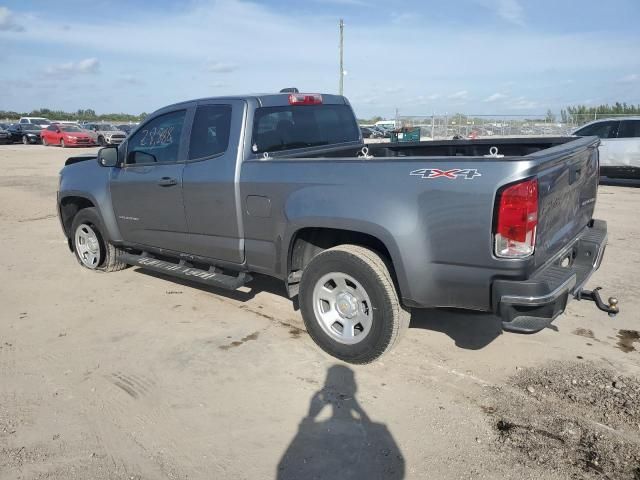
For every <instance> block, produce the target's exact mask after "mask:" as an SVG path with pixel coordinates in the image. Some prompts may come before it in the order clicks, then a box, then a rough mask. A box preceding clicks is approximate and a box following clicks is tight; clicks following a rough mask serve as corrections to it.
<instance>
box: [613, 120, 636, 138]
mask: <svg viewBox="0 0 640 480" xmlns="http://www.w3.org/2000/svg"><path fill="white" fill-rule="evenodd" d="M618 138H640V120H622V121H621V122H620V133H619V134H618Z"/></svg>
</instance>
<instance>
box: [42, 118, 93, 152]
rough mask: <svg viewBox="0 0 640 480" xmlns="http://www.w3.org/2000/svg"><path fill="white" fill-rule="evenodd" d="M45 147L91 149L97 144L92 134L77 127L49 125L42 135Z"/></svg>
mask: <svg viewBox="0 0 640 480" xmlns="http://www.w3.org/2000/svg"><path fill="white" fill-rule="evenodd" d="M40 135H41V137H42V144H43V145H60V146H61V147H62V148H64V147H91V146H93V145H95V144H96V142H95V140H94V139H93V137H92V136H91V134H90V133H89V132H87V131H85V130H82V129H81V128H80V127H78V126H76V125H60V124H57V123H54V124H51V125H49V126H48V127H47V128H44V129H43V130H42V133H41V134H40Z"/></svg>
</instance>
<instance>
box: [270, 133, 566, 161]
mask: <svg viewBox="0 0 640 480" xmlns="http://www.w3.org/2000/svg"><path fill="white" fill-rule="evenodd" d="M575 139H576V138H575V137H539V138H529V137H525V138H495V139H490V138H483V139H480V140H436V141H426V142H406V143H368V144H366V147H367V148H368V149H369V155H372V156H373V157H374V158H378V157H384V158H391V157H483V156H485V155H489V154H490V153H489V150H490V149H491V147H496V148H497V149H498V154H499V155H504V156H505V157H524V156H526V155H531V154H533V153H537V152H540V151H542V150H547V149H549V148H552V147H557V146H559V145H563V144H565V143H567V142H570V141H573V140H575ZM361 149H362V146H357V147H352V146H349V147H325V148H317V147H316V148H314V149H309V150H307V151H305V152H296V153H286V152H283V153H282V154H278V155H277V156H279V157H289V158H292V157H293V158H337V157H338V158H339V157H351V156H356V155H357V154H358V153H359V152H360V151H361Z"/></svg>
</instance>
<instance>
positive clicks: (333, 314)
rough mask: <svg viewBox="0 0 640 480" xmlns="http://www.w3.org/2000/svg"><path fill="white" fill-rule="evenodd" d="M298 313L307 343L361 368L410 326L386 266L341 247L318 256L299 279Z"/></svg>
mask: <svg viewBox="0 0 640 480" xmlns="http://www.w3.org/2000/svg"><path fill="white" fill-rule="evenodd" d="M300 309H301V311H302V317H303V319H304V323H305V326H306V328H307V331H308V332H309V335H310V336H311V338H312V339H313V340H314V341H315V342H316V343H317V344H318V346H319V347H320V348H322V349H323V350H324V351H325V352H327V353H328V354H329V355H332V356H334V357H336V358H339V359H341V360H344V361H345V362H350V363H355V364H363V363H369V362H372V361H374V360H376V359H377V358H378V357H380V356H381V355H383V354H384V353H386V352H387V351H389V350H390V349H391V348H392V347H393V346H394V345H395V344H396V343H397V341H398V340H399V338H400V337H401V334H402V333H403V332H404V331H405V330H406V329H407V328H408V326H409V317H410V314H409V312H408V311H407V310H405V309H404V308H403V307H402V305H401V304H400V301H399V299H398V294H397V291H396V288H395V286H394V283H393V280H392V277H391V274H390V272H389V268H388V267H387V264H386V262H385V260H384V259H383V258H382V257H381V256H380V255H379V254H378V253H376V252H374V251H373V250H371V249H368V248H365V247H361V246H358V245H340V246H337V247H333V248H330V249H328V250H325V251H324V252H322V253H320V254H318V255H316V256H315V257H314V258H313V259H312V260H311V262H309V265H307V267H306V268H305V270H304V273H303V274H302V279H301V282H300Z"/></svg>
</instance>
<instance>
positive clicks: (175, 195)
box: [110, 105, 193, 252]
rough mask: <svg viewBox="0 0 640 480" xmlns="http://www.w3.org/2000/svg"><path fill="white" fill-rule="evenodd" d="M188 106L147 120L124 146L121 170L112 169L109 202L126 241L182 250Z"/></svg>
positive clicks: (185, 227)
mask: <svg viewBox="0 0 640 480" xmlns="http://www.w3.org/2000/svg"><path fill="white" fill-rule="evenodd" d="M192 114H193V109H192V107H190V106H189V105H187V106H181V107H177V108H175V109H173V110H165V111H162V112H161V113H159V114H158V115H156V116H155V117H154V118H152V119H150V120H149V121H147V122H146V123H145V124H144V125H143V126H142V127H141V128H139V129H138V130H137V131H136V133H135V134H134V135H132V136H131V137H130V138H129V139H128V141H127V144H126V145H124V146H123V147H124V149H125V152H124V153H125V155H124V157H125V158H124V164H123V165H122V168H114V169H112V174H111V184H110V188H111V198H112V202H113V208H114V211H115V214H116V219H117V222H118V226H119V228H120V233H121V234H122V237H123V239H124V240H125V241H126V242H130V243H136V244H139V245H148V246H152V247H159V248H165V249H169V250H174V251H177V252H184V251H186V250H185V249H186V248H187V246H186V244H185V237H186V235H187V222H186V219H185V214H184V204H183V197H182V174H183V170H184V161H185V159H186V151H187V148H186V139H187V135H186V131H187V129H188V124H189V120H190V116H191V115H192Z"/></svg>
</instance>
